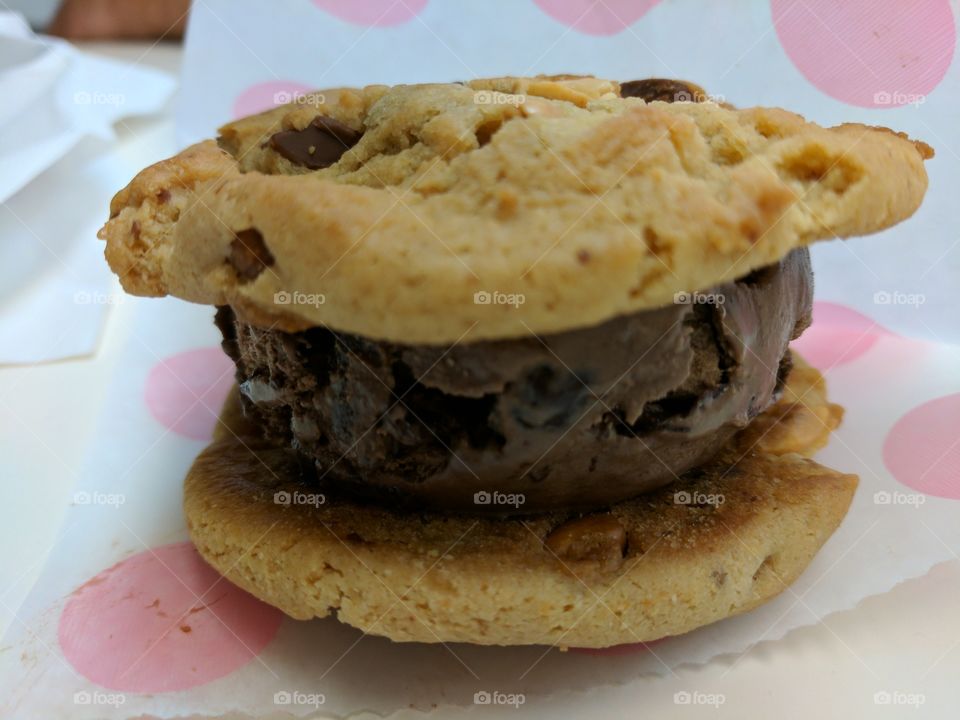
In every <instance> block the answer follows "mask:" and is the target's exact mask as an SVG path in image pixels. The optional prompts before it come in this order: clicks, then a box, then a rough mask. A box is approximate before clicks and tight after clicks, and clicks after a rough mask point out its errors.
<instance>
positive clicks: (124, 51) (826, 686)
mask: <svg viewBox="0 0 960 720" xmlns="http://www.w3.org/2000/svg"><path fill="white" fill-rule="evenodd" d="M95 49H96V50H97V51H100V52H107V53H108V54H110V55H112V56H125V57H127V58H129V59H131V60H133V59H137V57H138V56H140V55H141V54H142V53H144V51H146V50H148V48H147V46H142V47H126V48H116V47H103V46H101V47H98V48H95ZM142 61H143V62H147V63H151V64H157V65H160V66H164V67H167V68H171V69H173V68H175V66H176V64H177V62H178V55H177V52H176V51H175V50H174V49H172V48H170V47H167V46H160V47H157V48H153V49H151V50H149V51H148V52H147V53H146V55H145V56H144V57H143V60H142ZM118 135H119V136H120V140H119V142H118V143H117V145H116V148H115V149H114V150H113V152H114V153H116V154H117V157H118V158H119V159H121V160H122V163H118V164H119V165H126V166H127V174H126V175H124V176H123V177H117V178H105V179H104V181H105V186H108V185H112V187H113V188H114V189H115V188H117V187H120V186H122V184H124V183H125V182H126V181H127V180H128V179H129V176H130V175H132V174H133V173H134V172H136V171H137V170H139V169H140V168H141V167H142V166H143V165H145V164H147V163H148V162H150V161H152V160H154V159H158V158H159V157H162V156H165V155H168V154H169V153H170V152H172V151H173V149H174V141H173V135H172V121H171V119H170V115H169V113H168V114H165V115H164V116H163V117H161V118H155V119H151V120H138V121H131V120H128V121H126V122H125V123H124V124H123V125H121V126H119V127H118ZM106 200H108V197H107V198H105V200H104V204H102V205H101V206H98V207H96V208H91V209H90V212H91V213H92V214H95V215H97V214H99V215H102V214H103V213H104V208H105V207H106V205H105V203H106ZM58 201H59V202H69V198H58ZM91 240H92V239H91ZM110 323H111V321H110V320H108V324H107V327H106V329H105V332H104V340H103V343H102V346H101V348H100V349H99V350H98V352H97V353H96V354H95V355H94V356H92V357H89V358H79V359H77V360H74V361H70V362H59V363H52V364H46V365H38V366H32V367H3V368H0V463H2V468H3V478H4V482H3V483H2V484H0V504H2V505H0V506H2V507H3V508H4V512H3V518H4V522H3V523H2V524H0V542H2V543H3V545H2V546H3V547H4V548H6V550H7V552H6V553H5V560H4V562H3V563H2V564H0V629H2V628H5V627H6V625H7V624H9V623H12V622H16V620H15V618H14V614H13V610H14V609H15V608H16V607H17V606H18V604H19V602H20V601H21V600H22V598H23V596H24V595H25V593H26V592H27V590H28V589H29V587H30V584H31V582H32V580H33V578H35V577H36V573H37V572H38V571H39V569H40V568H41V567H42V564H43V560H44V558H45V554H46V550H47V549H48V548H49V546H50V544H51V543H52V542H53V540H54V537H55V533H56V530H57V528H58V525H59V522H60V519H61V517H62V513H63V511H64V509H65V508H66V506H67V504H68V503H69V502H70V499H71V494H72V487H73V482H74V475H73V472H74V469H75V468H77V467H78V466H79V461H80V457H81V454H82V451H83V449H84V448H85V446H86V444H87V442H88V440H89V436H88V433H89V429H90V427H89V424H88V422H87V420H88V418H90V417H91V416H92V415H95V414H96V408H97V406H98V402H99V401H100V399H101V398H102V396H103V392H104V387H105V384H106V382H107V381H108V380H109V378H110V375H111V366H110V358H111V357H112V353H111V348H112V347H113V344H114V343H116V342H117V341H118V339H117V338H115V337H113V336H112V335H111V333H110ZM958 599H960V561H953V562H950V563H946V564H944V565H941V566H939V567H938V568H936V569H935V570H934V571H933V572H931V573H930V574H929V575H928V576H926V577H923V578H920V579H917V580H914V581H910V582H908V583H906V584H904V585H902V586H900V587H899V588H897V589H896V590H894V591H893V592H891V593H888V594H886V595H883V596H878V597H875V598H871V599H869V600H867V601H865V602H864V603H863V604H862V605H861V606H860V607H859V608H858V609H857V610H855V611H850V612H844V613H840V614H837V615H834V616H830V617H827V618H825V619H824V620H823V621H822V622H820V623H819V624H817V625H816V626H814V627H810V628H804V629H801V630H797V631H794V632H793V633H791V634H790V635H789V636H788V637H787V638H786V639H784V640H781V641H778V642H776V643H767V644H761V645H759V646H757V647H755V648H753V649H752V650H750V651H749V652H748V653H746V654H745V655H744V656H742V657H729V658H721V659H718V660H715V661H713V662H711V663H709V664H707V665H705V666H702V667H699V668H696V669H684V668H678V669H677V670H676V671H675V675H674V676H670V677H666V678H649V679H647V680H644V681H643V682H641V683H636V684H634V685H632V686H630V687H629V688H621V689H610V690H607V691H604V692H603V694H602V695H597V694H593V695H592V696H590V697H584V696H579V695H571V696H565V697H557V698H554V699H553V700H551V701H549V702H539V703H537V704H536V705H535V706H533V705H528V706H526V707H525V708H524V709H523V710H522V711H521V713H522V714H523V715H541V716H544V717H548V716H552V717H557V716H569V717H582V716H584V715H587V714H589V715H592V716H600V717H608V716H609V717H641V716H644V717H645V716H656V717H718V718H719V717H769V716H773V715H774V714H776V716H779V717H798V718H799V717H803V718H809V717H811V716H820V717H943V718H947V717H951V718H952V717H956V716H957V713H958V710H960V687H958V684H957V682H956V676H957V670H958V669H960V618H958V616H957V613H956V607H957V600H958ZM0 652H2V648H0ZM681 691H689V692H695V691H696V692H702V693H722V694H723V695H724V696H725V699H726V701H725V703H724V705H723V706H721V707H720V708H718V709H715V708H713V707H710V706H701V707H696V706H690V707H684V706H678V705H676V704H675V703H674V693H676V692H681ZM884 691H885V692H890V693H894V692H903V693H915V694H916V693H919V694H922V696H923V698H924V704H923V705H922V706H921V707H920V708H919V709H918V710H914V709H913V708H911V707H896V706H890V707H881V706H877V705H875V703H874V694H875V693H877V692H884ZM459 712H460V711H458V712H457V713H453V712H450V713H445V715H451V714H459ZM469 712H470V714H471V717H485V716H488V713H487V712H485V711H484V709H483V708H474V709H472V710H470V711H469ZM509 712H513V711H512V710H510V711H507V710H501V711H500V713H501V714H503V713H508V714H509ZM519 714H520V713H518V715H519ZM489 715H490V716H492V712H491V713H489ZM417 716H419V715H418V714H415V713H410V717H417Z"/></svg>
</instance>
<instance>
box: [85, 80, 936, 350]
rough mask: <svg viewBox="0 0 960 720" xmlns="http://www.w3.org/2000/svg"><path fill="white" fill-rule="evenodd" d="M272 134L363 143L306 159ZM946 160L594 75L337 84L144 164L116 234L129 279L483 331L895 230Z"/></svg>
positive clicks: (420, 335) (346, 323)
mask: <svg viewBox="0 0 960 720" xmlns="http://www.w3.org/2000/svg"><path fill="white" fill-rule="evenodd" d="M318 118H319V119H320V120H319V121H318ZM317 122H321V124H323V125H324V126H329V125H331V124H332V125H333V126H335V127H336V128H339V129H340V130H338V131H336V132H334V133H333V134H330V133H327V134H326V135H323V133H322V132H321V131H318V130H316V129H315V128H316V123H317ZM311 128H313V129H311ZM301 132H303V133H307V134H302V135H300V134H299V133H301ZM277 133H288V134H291V135H289V136H290V137H302V138H306V137H311V135H309V133H314V134H316V133H320V135H318V137H320V136H322V138H323V139H324V140H325V141H326V142H329V140H330V138H331V137H336V138H340V139H342V138H345V137H348V136H349V137H350V138H351V139H349V140H348V141H343V142H344V145H343V147H342V148H341V150H342V154H340V153H335V154H336V155H339V159H338V160H336V161H334V162H333V163H332V164H329V165H327V166H325V167H319V168H318V169H313V170H311V169H310V168H309V167H307V166H305V165H304V164H302V163H298V162H296V161H294V160H292V159H290V157H289V155H290V153H288V152H283V151H282V148H281V149H279V150H278V148H279V147H280V144H278V143H277V142H276V141H275V138H276V136H277ZM348 145H349V147H348ZM314 150H316V148H314V147H312V146H311V147H310V148H309V151H311V152H312V151H314ZM327 150H329V148H327ZM931 155H932V151H931V150H930V148H929V147H928V146H926V145H925V144H923V143H920V142H914V141H911V140H909V139H908V138H906V137H905V136H903V135H900V134H897V133H894V132H892V131H889V130H887V129H884V128H875V127H867V126H864V125H856V124H846V125H840V126H837V127H832V128H823V127H820V126H818V125H816V124H814V123H812V122H808V121H806V120H804V119H803V118H802V117H800V116H799V115H796V114H793V113H791V112H787V111H786V110H781V109H777V108H748V109H740V110H738V109H734V108H731V107H729V106H721V105H717V104H714V103H710V102H673V103H668V102H662V101H651V102H646V101H644V100H643V99H641V98H638V97H630V98H624V97H621V96H620V86H619V85H618V83H616V82H613V81H608V80H601V79H597V78H583V77H572V76H560V77H551V78H494V79H488V80H476V81H473V82H470V83H466V84H435V85H401V86H396V87H384V86H370V87H366V88H362V89H351V88H339V89H332V90H326V91H321V92H318V93H313V94H309V95H305V96H303V97H298V98H296V99H295V100H294V101H293V102H292V103H291V104H289V105H286V106H283V107H280V108H276V109H274V110H271V111H268V112H266V113H263V114H260V115H256V116H253V117H249V118H245V119H242V120H239V121H237V122H234V123H231V124H229V125H226V126H225V127H224V128H222V129H221V136H220V140H219V144H218V143H217V142H215V141H213V140H210V141H206V142H202V143H200V144H198V145H194V146H192V147H190V148H187V149H186V150H184V151H183V152H181V153H180V154H178V155H176V156H175V157H172V158H170V159H168V160H164V161H162V162H159V163H157V164H156V165H153V166H151V167H148V168H147V169H145V170H143V171H142V172H141V173H140V174H139V175H137V176H136V177H135V178H134V179H133V180H132V182H131V183H130V184H129V185H128V186H127V187H126V188H125V189H123V190H122V191H120V192H119V193H118V194H117V195H116V197H115V198H114V199H113V202H112V204H111V218H110V220H109V221H108V222H107V223H106V225H105V226H104V227H103V229H102V230H101V232H100V237H101V238H103V239H104V240H106V244H107V245H106V256H107V260H108V261H109V263H110V266H111V267H112V268H113V270H114V272H116V273H117V275H119V277H120V280H121V282H122V284H123V286H124V288H125V289H126V290H127V291H128V292H131V293H133V294H137V295H147V296H162V295H167V294H170V295H175V296H178V297H180V298H183V299H185V300H190V301H194V302H199V303H209V304H218V305H224V304H229V305H231V306H232V307H233V308H234V310H235V311H236V312H237V313H238V315H239V316H240V317H241V319H243V320H244V321H246V322H250V323H253V324H258V325H261V326H263V327H277V328H279V329H281V330H286V331H296V330H302V329H304V328H307V327H312V326H316V325H326V326H328V327H331V328H333V329H335V330H341V331H345V332H350V333H355V334H359V335H364V336H366V337H369V338H372V339H378V340H387V341H393V342H406V343H420V344H446V343H451V342H454V341H458V340H459V341H462V342H470V341H473V340H480V339H498V338H509V337H518V336H524V335H528V334H530V333H531V332H533V333H543V334H546V333H555V332H560V331H564V330H570V329H573V328H578V327H585V326H590V325H593V324H596V323H599V322H602V321H604V320H607V319H609V318H611V317H614V316H616V315H620V314H624V313H631V312H636V311H639V310H643V309H647V308H653V307H658V306H663V305H667V304H669V303H671V302H673V300H674V295H675V293H677V292H681V291H696V290H703V289H706V288H709V287H713V286H715V285H717V284H720V283H723V282H727V281H730V280H733V279H734V278H737V277H741V276H743V275H745V274H747V273H748V272H749V271H751V270H753V269H756V268H759V267H761V266H764V265H768V264H770V263H773V262H775V261H777V260H779V259H780V258H781V257H783V256H784V255H786V254H787V253H788V252H789V251H790V250H791V249H793V248H795V247H799V246H804V245H807V244H809V243H811V242H813V241H816V240H820V239H823V238H833V237H848V236H852V235H862V234H866V233H872V232H876V231H878V230H882V229H884V228H887V227H889V226H891V225H893V224H895V223H897V222H899V221H901V220H903V219H905V218H907V217H909V216H910V215H911V214H912V213H913V212H914V211H915V210H916V209H917V207H918V206H919V204H920V202H921V200H922V198H923V194H924V192H925V189H926V185H927V176H926V173H925V170H924V167H923V161H924V159H926V158H928V157H930V156H931Z"/></svg>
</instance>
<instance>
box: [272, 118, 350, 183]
mask: <svg viewBox="0 0 960 720" xmlns="http://www.w3.org/2000/svg"><path fill="white" fill-rule="evenodd" d="M361 137H363V133H358V132H357V131H356V130H354V129H352V128H350V127H348V126H347V125H344V124H343V123H342V122H340V121H339V120H334V119H333V118H330V117H325V116H323V115H319V116H317V117H315V118H314V119H313V122H311V123H310V124H309V125H307V126H306V127H305V128H304V129H303V130H282V131H280V132H278V133H276V134H275V135H274V136H273V137H271V138H270V147H271V148H273V149H274V150H276V151H277V152H278V153H279V154H280V155H282V156H283V157H285V158H286V159H287V160H289V161H290V162H292V163H294V164H296V165H301V166H303V167H306V168H309V169H310V170H319V169H321V168H325V167H330V166H331V165H333V164H334V163H335V162H337V161H338V160H339V159H340V157H341V156H342V155H343V154H344V153H345V152H346V151H347V150H349V149H350V148H352V147H353V146H354V145H356V144H357V143H358V142H360V138H361Z"/></svg>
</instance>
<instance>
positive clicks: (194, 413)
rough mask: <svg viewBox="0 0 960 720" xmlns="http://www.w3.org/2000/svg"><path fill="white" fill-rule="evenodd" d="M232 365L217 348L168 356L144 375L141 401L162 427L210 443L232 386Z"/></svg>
mask: <svg viewBox="0 0 960 720" xmlns="http://www.w3.org/2000/svg"><path fill="white" fill-rule="evenodd" d="M233 373H234V369H233V362H232V361H231V360H230V358H228V357H227V356H226V355H225V354H224V353H223V351H222V350H220V348H217V347H213V348H200V349H199V350H189V351H187V352H182V353H178V354H177V355H171V356H170V357H168V358H165V359H163V360H161V361H160V362H158V363H157V364H156V365H154V366H153V368H152V369H151V370H150V373H149V375H148V376H147V385H146V388H145V389H144V400H145V401H146V404H147V408H149V410H150V414H151V415H153V417H154V418H155V419H156V420H157V421H158V422H160V423H161V424H162V425H163V426H164V427H166V428H167V429H168V430H171V431H172V432H174V433H176V434H177V435H182V436H183V437H187V438H191V439H192V440H210V439H212V438H213V428H214V427H216V424H217V417H218V416H219V413H220V408H221V407H222V406H223V402H224V400H226V398H227V393H229V392H230V388H231V387H232V386H233Z"/></svg>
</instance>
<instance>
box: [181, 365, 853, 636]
mask: <svg viewBox="0 0 960 720" xmlns="http://www.w3.org/2000/svg"><path fill="white" fill-rule="evenodd" d="M233 402H234V401H228V405H227V406H226V407H225V410H224V414H223V417H222V421H223V429H222V430H221V431H220V433H219V439H218V440H216V441H215V442H214V443H213V444H212V445H210V446H209V447H208V448H207V449H206V450H204V451H203V453H201V454H200V456H199V457H198V458H197V460H196V462H195V463H194V465H193V467H192V468H191V469H190V472H189V473H188V475H187V478H186V481H185V492H184V508H185V512H186V516H187V524H188V527H189V530H190V535H191V537H192V538H193V541H194V543H195V544H196V546H197V549H198V550H199V551H200V553H201V555H203V556H204V558H206V560H207V561H208V562H209V563H210V564H211V565H212V566H213V567H214V568H216V569H217V570H219V571H220V572H221V573H223V574H224V575H225V576H226V577H227V578H228V579H229V580H231V581H233V582H234V583H236V584H237V585H239V586H240V587H242V588H244V589H246V590H248V591H249V592H251V593H252V594H254V595H256V596H257V597H259V598H261V599H262V600H264V601H265V602H268V603H270V604H271V605H275V606H276V607H278V608H280V609H281V610H283V611H284V612H286V613H287V614H288V615H290V616H292V617H294V618H298V619H308V618H312V617H325V616H328V615H331V614H334V615H336V617H337V618H338V619H339V620H340V621H342V622H345V623H348V624H350V625H353V626H355V627H357V628H359V629H360V630H362V631H364V632H366V633H370V634H373V635H383V636H386V637H389V638H391V639H393V640H396V641H418V642H469V643H478V644H484V645H524V644H545V645H559V646H563V647H566V646H577V647H592V648H597V647H606V646H610V645H618V644H622V643H629V642H641V641H650V640H654V639H657V638H661V637H664V636H666V635H677V634H680V633H684V632H688V631H690V630H693V629H694V628H697V627H700V626H702V625H706V624H708V623H711V622H715V621H717V620H720V619H722V618H725V617H729V616H731V615H735V614H737V613H740V612H744V611H746V610H749V609H751V608H754V607H756V606H757V605H760V604H761V603H763V602H765V601H766V600H768V599H770V598H771V597H773V596H775V595H777V594H778V593H780V592H781V591H783V590H784V589H785V588H786V587H788V586H789V585H790V583H792V582H793V581H794V580H795V579H796V578H797V577H798V576H799V575H800V573H801V572H802V571H803V569H804V568H805V567H806V566H807V565H808V564H809V562H810V560H811V559H812V558H813V556H814V555H815V554H816V552H817V550H819V548H820V547H821V546H822V545H823V543H824V542H825V541H826V540H827V538H828V537H829V536H830V535H831V534H832V533H833V531H834V530H835V529H836V528H837V526H838V525H839V524H840V521H841V520H842V519H843V516H844V515H845V513H846V511H847V509H848V507H849V505H850V502H851V500H852V498H853V494H854V491H855V489H856V485H857V478H856V476H854V475H846V474H841V473H838V472H836V471H833V470H831V469H829V468H826V467H823V466H822V465H819V464H817V463H815V462H813V461H812V460H809V459H806V458H804V457H802V455H801V454H802V453H808V452H812V451H813V450H815V449H816V448H818V447H820V446H821V445H822V444H823V443H824V442H826V438H827V436H828V435H829V432H830V431H831V430H832V429H833V428H834V427H836V425H837V424H838V422H839V419H840V416H841V414H842V411H841V409H840V408H839V407H838V406H836V405H831V404H830V403H829V402H828V401H827V399H826V394H825V390H824V387H823V381H822V378H821V377H820V374H819V373H818V372H817V371H816V370H814V369H812V368H810V367H809V366H806V365H804V364H803V363H801V362H797V367H796V368H795V370H794V372H793V373H791V377H790V379H789V380H788V390H787V392H785V393H784V398H783V399H782V400H781V402H780V403H779V404H778V405H776V406H775V407H774V408H772V409H771V410H770V411H769V412H768V413H766V414H765V416H762V417H761V418H758V420H757V422H756V423H754V424H753V425H752V426H751V427H750V428H748V429H747V430H746V431H745V432H744V433H742V434H741V435H740V436H739V437H738V438H737V440H736V441H735V442H734V443H732V444H731V445H730V446H729V447H728V448H726V449H725V450H724V451H723V452H721V454H720V456H718V457H717V458H716V459H715V460H714V461H712V462H711V463H710V464H709V465H707V466H704V467H701V468H698V469H696V470H695V471H692V472H690V473H687V474H686V475H685V476H683V477H682V478H681V480H680V481H678V482H677V483H675V484H673V485H671V486H670V487H669V488H665V489H663V490H661V491H657V492H654V493H651V494H648V495H644V496H642V497H639V498H636V499H634V500H630V501H627V502H623V503H619V504H617V505H614V506H613V507H611V508H610V509H609V510H607V511H604V512H592V513H589V514H586V515H583V516H578V515H572V516H571V515H570V514H569V513H552V514H547V515H538V516H533V517H529V518H511V519H495V518H472V517H461V516H443V515H438V514H435V513H429V514H419V513H398V512H393V511H391V510H388V509H385V508H380V507H372V506H368V505H361V504H357V503H352V502H348V501H344V500H340V499H337V498H334V497H325V496H323V495H321V494H320V493H321V490H320V489H318V488H317V487H316V486H314V485H312V484H311V483H310V482H309V481H308V480H309V469H305V468H304V467H303V466H302V465H301V464H300V461H299V459H298V457H297V455H296V454H295V453H293V452H292V451H290V450H288V449H285V448H278V447H277V446H275V445H272V444H269V443H267V442H265V441H264V440H262V439H260V438H258V437H257V436H256V429H255V428H253V427H251V426H249V425H248V424H246V423H244V422H243V420H242V418H240V417H239V416H238V414H237V410H236V406H235V405H233V404H232V403H233Z"/></svg>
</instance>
